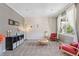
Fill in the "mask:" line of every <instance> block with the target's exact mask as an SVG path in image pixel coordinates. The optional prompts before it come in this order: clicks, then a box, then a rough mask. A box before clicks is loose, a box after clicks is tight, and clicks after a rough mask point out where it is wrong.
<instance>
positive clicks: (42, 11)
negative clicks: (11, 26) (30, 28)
mask: <svg viewBox="0 0 79 59" xmlns="http://www.w3.org/2000/svg"><path fill="white" fill-rule="evenodd" d="M7 5H8V6H9V7H10V8H12V9H14V10H15V11H16V12H18V13H19V14H20V15H22V16H23V17H34V16H55V15H57V14H58V12H60V10H62V9H63V8H64V7H65V6H67V5H68V4H67V3H7Z"/></svg>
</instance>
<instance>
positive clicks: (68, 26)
mask: <svg viewBox="0 0 79 59" xmlns="http://www.w3.org/2000/svg"><path fill="white" fill-rule="evenodd" d="M67 33H73V28H72V26H71V25H70V24H68V25H67Z"/></svg>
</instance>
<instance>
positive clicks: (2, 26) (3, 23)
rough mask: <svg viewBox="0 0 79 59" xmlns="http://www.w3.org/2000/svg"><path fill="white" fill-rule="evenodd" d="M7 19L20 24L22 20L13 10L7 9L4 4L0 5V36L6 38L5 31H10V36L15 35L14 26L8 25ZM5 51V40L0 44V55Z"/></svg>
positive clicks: (15, 28)
mask: <svg viewBox="0 0 79 59" xmlns="http://www.w3.org/2000/svg"><path fill="white" fill-rule="evenodd" d="M8 19H13V20H16V21H19V22H20V23H21V22H22V21H23V20H24V18H23V17H22V16H20V15H19V14H18V13H16V12H15V11H14V10H12V9H11V8H9V7H8V6H7V5H5V4H0V34H3V35H5V36H7V35H6V34H7V30H9V29H10V30H12V31H13V32H12V35H15V33H16V31H17V27H16V26H12V25H8ZM4 50H5V40H4V41H3V42H2V43H0V54H1V53H2V52H3V51H4Z"/></svg>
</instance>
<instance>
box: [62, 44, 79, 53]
mask: <svg viewBox="0 0 79 59" xmlns="http://www.w3.org/2000/svg"><path fill="white" fill-rule="evenodd" d="M62 49H63V50H66V51H67V52H70V53H72V54H76V53H77V52H78V51H77V50H76V49H74V48H73V47H72V46H70V45H67V44H65V45H62Z"/></svg>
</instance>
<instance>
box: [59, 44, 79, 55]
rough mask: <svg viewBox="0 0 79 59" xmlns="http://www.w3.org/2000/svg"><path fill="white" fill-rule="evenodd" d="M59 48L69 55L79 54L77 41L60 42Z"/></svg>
mask: <svg viewBox="0 0 79 59" xmlns="http://www.w3.org/2000/svg"><path fill="white" fill-rule="evenodd" d="M59 49H60V50H61V51H62V52H64V53H66V54H69V55H72V56H78V55H79V49H78V43H71V44H61V45H60V46H59Z"/></svg>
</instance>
